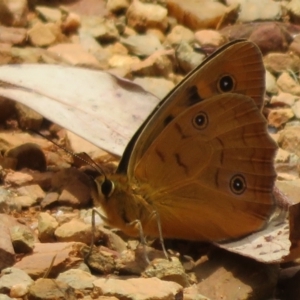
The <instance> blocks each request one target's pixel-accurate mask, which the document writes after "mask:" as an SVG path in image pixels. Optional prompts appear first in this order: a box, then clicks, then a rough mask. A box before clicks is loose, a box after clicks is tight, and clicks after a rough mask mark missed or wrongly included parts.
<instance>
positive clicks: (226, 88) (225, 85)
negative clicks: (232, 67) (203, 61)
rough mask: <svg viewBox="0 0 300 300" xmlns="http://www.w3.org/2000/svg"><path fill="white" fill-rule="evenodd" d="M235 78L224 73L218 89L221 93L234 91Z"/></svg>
mask: <svg viewBox="0 0 300 300" xmlns="http://www.w3.org/2000/svg"><path fill="white" fill-rule="evenodd" d="M234 87H235V80H234V78H233V77H232V76H231V75H223V76H222V77H220V78H219V81H218V90H219V92H220V93H228V92H231V91H233V89H234Z"/></svg>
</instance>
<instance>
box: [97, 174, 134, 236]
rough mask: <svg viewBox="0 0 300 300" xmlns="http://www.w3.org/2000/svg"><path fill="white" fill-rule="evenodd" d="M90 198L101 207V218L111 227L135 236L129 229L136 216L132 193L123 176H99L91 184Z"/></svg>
mask: <svg viewBox="0 0 300 300" xmlns="http://www.w3.org/2000/svg"><path fill="white" fill-rule="evenodd" d="M92 198H93V202H94V206H95V207H99V206H100V207H101V209H102V211H103V214H102V213H100V214H101V216H102V218H103V220H104V221H105V222H106V223H107V224H108V225H110V226H112V227H117V228H119V229H121V230H122V231H124V232H125V233H127V234H129V235H131V236H135V235H136V232H131V230H130V229H129V228H130V227H129V226H128V224H130V223H131V222H132V221H133V220H135V219H137V218H138V212H137V211H138V210H137V209H136V207H135V205H134V203H136V201H134V195H133V193H132V191H131V189H130V187H129V184H128V181H127V179H126V177H125V176H120V175H112V176H110V177H106V176H99V177H97V178H96V179H95V180H94V184H93V186H92Z"/></svg>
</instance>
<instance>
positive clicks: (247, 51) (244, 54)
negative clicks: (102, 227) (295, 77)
mask: <svg viewBox="0 0 300 300" xmlns="http://www.w3.org/2000/svg"><path fill="white" fill-rule="evenodd" d="M264 82H265V70H264V66H263V62H262V57H261V53H260V50H259V49H258V47H257V46H256V45H254V44H253V43H251V42H247V41H234V42H232V43H229V44H226V45H225V46H223V47H222V48H220V49H219V50H218V51H216V52H215V53H214V54H213V55H211V56H210V57H208V58H207V60H205V61H204V62H203V63H202V64H201V65H199V66H198V67H197V68H195V69H194V70H193V71H192V72H191V73H190V74H188V75H187V76H186V78H185V79H184V80H183V81H182V82H181V83H180V84H179V85H178V86H176V87H175V88H174V89H173V90H172V91H171V92H170V93H169V94H168V95H167V96H166V97H165V99H164V100H163V101H162V102H161V104H160V106H159V108H158V109H157V110H156V111H155V112H154V113H153V114H152V116H151V117H150V118H149V119H148V120H147V121H146V122H145V124H144V125H143V127H142V128H141V129H140V131H139V134H137V135H136V136H135V137H134V141H132V143H131V147H130V149H129V150H128V151H127V152H130V157H128V156H129V155H128V153H127V155H126V151H125V156H124V159H125V160H126V161H127V162H126V163H124V161H122V164H121V166H122V168H123V169H124V168H127V167H128V171H127V174H128V176H131V174H132V168H133V166H134V165H135V163H136V162H138V160H139V159H140V157H142V156H143V154H144V153H145V152H146V151H147V148H148V147H149V146H150V145H151V143H152V142H153V141H154V140H155V139H156V137H157V136H158V135H159V134H160V132H161V131H162V130H163V129H164V128H165V127H166V126H167V125H168V123H169V122H171V121H172V120H173V119H174V118H176V117H177V116H178V115H179V114H180V113H181V112H182V111H184V110H185V109H187V108H189V107H191V106H193V105H195V104H197V103H199V102H201V101H203V100H205V99H208V98H210V97H213V96H215V95H219V94H224V93H227V92H231V93H237V94H242V95H246V96H249V97H251V98H252V99H253V100H254V102H255V104H256V105H257V107H258V108H259V109H261V108H262V106H263V95H264V91H265V90H264V87H265V83H264ZM134 143H135V145H132V144H134ZM131 150H132V152H131ZM126 164H128V165H126ZM124 165H125V166H124Z"/></svg>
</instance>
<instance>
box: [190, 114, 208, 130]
mask: <svg viewBox="0 0 300 300" xmlns="http://www.w3.org/2000/svg"><path fill="white" fill-rule="evenodd" d="M192 123H193V126H194V127H195V128H196V129H204V128H205V127H206V126H207V124H208V117H207V114H206V113H205V112H203V111H200V112H198V113H197V115H196V116H195V117H194V118H193V121H192Z"/></svg>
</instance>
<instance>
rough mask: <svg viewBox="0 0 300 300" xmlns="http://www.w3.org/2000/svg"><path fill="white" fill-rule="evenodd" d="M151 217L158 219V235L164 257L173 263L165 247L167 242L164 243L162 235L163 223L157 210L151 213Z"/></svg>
mask: <svg viewBox="0 0 300 300" xmlns="http://www.w3.org/2000/svg"><path fill="white" fill-rule="evenodd" d="M151 215H153V216H155V218H156V222H157V228H158V235H159V242H160V245H161V247H162V250H163V252H164V255H165V257H166V259H167V260H169V261H171V258H170V256H169V255H168V252H167V250H166V247H165V242H164V238H163V233H162V229H161V221H160V217H159V213H158V212H157V211H156V210H154V211H153V212H152V213H151ZM151 217H152V216H151Z"/></svg>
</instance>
